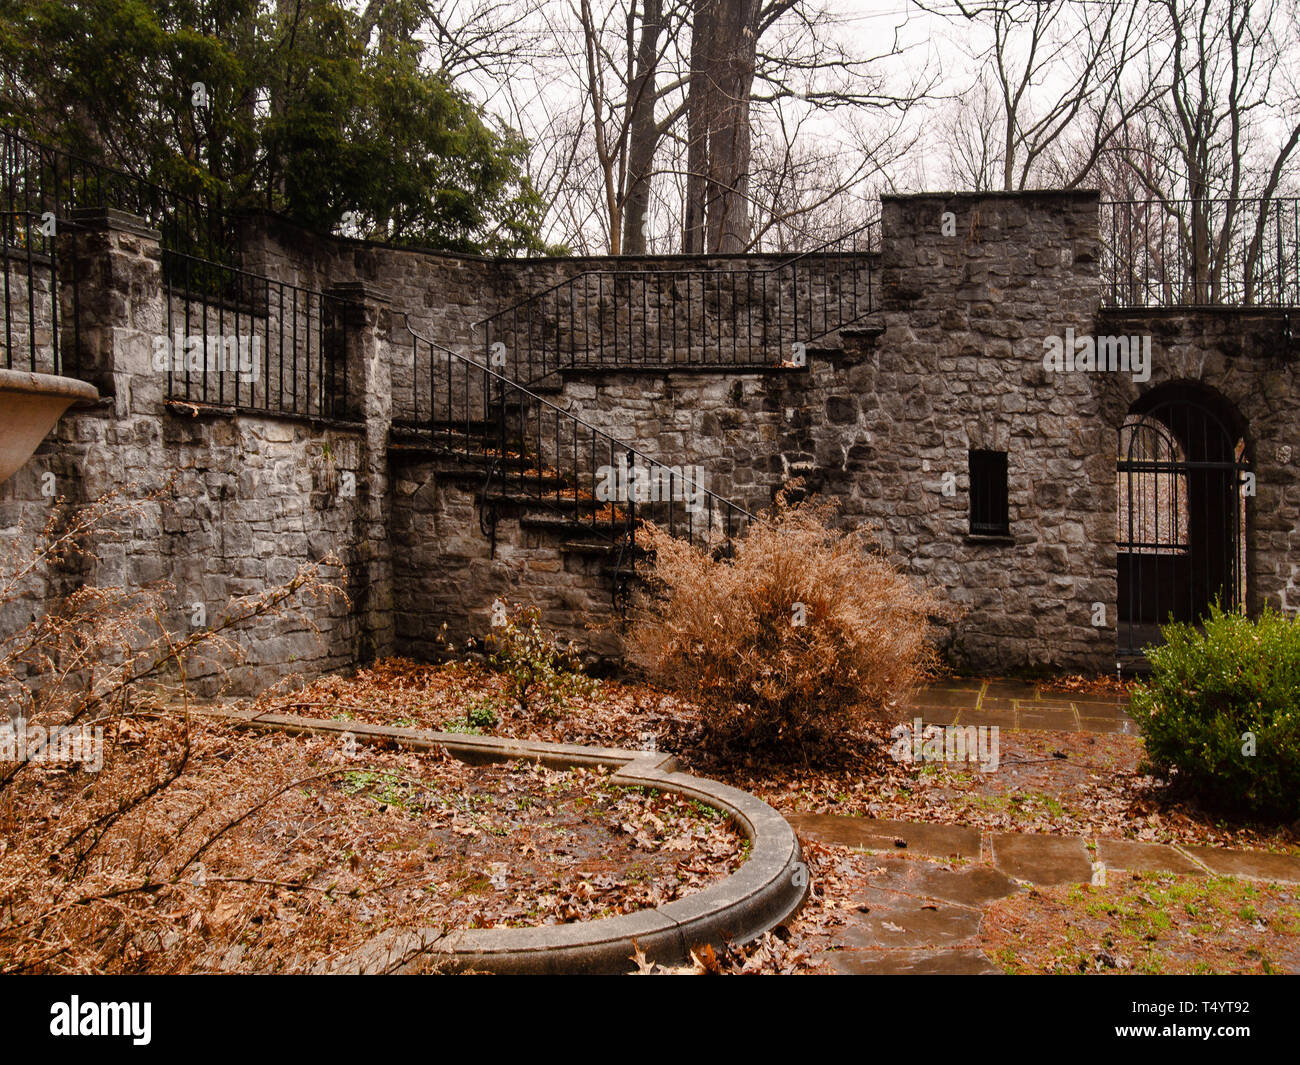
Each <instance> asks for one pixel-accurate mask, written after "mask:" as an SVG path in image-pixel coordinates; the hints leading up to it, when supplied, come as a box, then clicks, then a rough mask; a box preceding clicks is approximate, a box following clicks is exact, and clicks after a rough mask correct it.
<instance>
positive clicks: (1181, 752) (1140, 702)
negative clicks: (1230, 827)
mask: <svg viewBox="0 0 1300 1065" xmlns="http://www.w3.org/2000/svg"><path fill="white" fill-rule="evenodd" d="M1162 631H1163V633H1164V637H1165V645H1164V646H1163V647H1157V648H1154V649H1152V650H1149V651H1148V652H1147V658H1148V659H1149V660H1150V662H1151V669H1152V673H1151V678H1150V679H1149V680H1148V681H1147V682H1146V683H1145V684H1142V685H1139V686H1138V687H1137V688H1136V690H1135V692H1134V696H1133V707H1132V713H1133V717H1134V718H1135V719H1136V720H1137V722H1138V724H1139V726H1140V727H1141V729H1142V734H1143V737H1144V739H1145V741H1146V750H1147V768H1148V769H1149V770H1151V771H1153V772H1154V773H1156V774H1157V775H1159V776H1161V777H1164V778H1165V779H1167V780H1170V781H1172V782H1174V783H1176V784H1177V785H1178V786H1179V788H1180V789H1185V790H1186V791H1188V792H1189V793H1193V794H1195V795H1196V796H1197V797H1198V798H1199V799H1200V800H1201V801H1202V802H1203V803H1205V804H1206V805H1209V806H1215V807H1219V808H1222V809H1227V810H1232V811H1234V812H1239V813H1249V814H1253V815H1257V816H1266V817H1281V818H1284V819H1287V820H1290V819H1293V818H1295V817H1297V816H1300V620H1297V619H1287V618H1286V617H1284V616H1283V615H1281V614H1279V613H1277V612H1276V611H1274V610H1266V611H1265V612H1264V614H1263V616H1261V617H1260V618H1259V619H1258V620H1257V621H1251V620H1250V619H1248V618H1246V617H1243V616H1242V615H1241V614H1235V613H1230V614H1225V613H1224V612H1223V611H1222V610H1220V609H1219V608H1218V607H1214V608H1212V609H1211V612H1210V617H1209V618H1208V619H1207V620H1206V622H1205V624H1204V631H1203V632H1202V631H1200V630H1199V629H1198V628H1196V627H1194V626H1191V625H1185V624H1173V625H1168V626H1166V627H1165V628H1164V629H1163V630H1162ZM1247 734H1249V735H1247ZM1252 737H1253V743H1254V752H1255V753H1254V754H1250V753H1245V752H1246V751H1247V750H1248V747H1249V743H1250V740H1251V738H1252Z"/></svg>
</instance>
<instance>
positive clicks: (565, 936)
mask: <svg viewBox="0 0 1300 1065" xmlns="http://www.w3.org/2000/svg"><path fill="white" fill-rule="evenodd" d="M202 713H204V714H206V715H209V716H215V717H220V718H222V719H223V720H226V721H227V722H229V723H231V724H238V725H243V726H247V727H252V728H262V729H276V730H280V731H285V732H297V733H306V734H315V735H335V736H342V735H344V734H346V733H350V734H351V735H352V736H355V737H356V738H357V739H359V740H366V739H370V740H380V741H383V742H386V743H393V744H397V745H399V746H403V747H412V748H417V749H420V748H423V749H430V748H435V747H442V748H445V749H446V750H448V751H450V752H452V753H454V754H455V755H456V756H457V757H458V758H460V759H461V760H463V761H466V762H501V761H512V760H514V759H519V758H526V759H528V760H529V761H535V762H541V763H542V764H544V765H548V766H551V767H553V768H560V769H568V768H572V767H574V766H584V767H593V766H605V767H607V768H609V769H613V770H614V771H615V772H614V773H613V774H612V776H611V777H610V779H611V781H613V782H614V783H616V784H620V785H623V786H625V787H637V786H641V787H650V788H656V789H658V790H660V791H670V792H674V793H677V794H680V795H684V796H687V797H689V798H693V799H698V800H700V801H701V802H704V803H707V804H708V805H710V806H712V807H715V808H717V809H720V810H723V811H725V812H726V813H729V814H731V815H732V816H733V817H734V818H735V819H736V822H737V824H738V825H739V826H740V829H741V831H742V832H744V833H745V835H746V837H747V838H748V839H749V841H750V856H749V859H748V861H746V862H745V863H744V865H742V866H741V867H740V868H739V869H738V870H737V871H736V872H734V873H732V874H731V875H730V876H728V877H726V878H725V879H723V880H720V881H718V882H717V883H715V884H711V885H710V886H709V887H707V888H705V889H704V890H702V891H698V892H696V893H694V894H691V895H687V896H686V897H685V898H681V899H677V900H676V901H675V902H670V903H667V904H666V905H663V906H660V907H658V908H656V909H651V910H640V911H638V912H636V913H631V914H626V915H624V916H620V917H608V918H604V919H602V920H599V921H579V922H576V923H574V924H565V925H548V926H544V927H540V928H473V929H465V930H461V931H452V932H446V933H444V932H442V931H441V930H439V929H432V928H429V929H417V930H394V931H391V932H383V933H380V934H379V935H378V936H376V937H375V938H374V939H373V940H371V941H370V942H369V943H367V944H366V945H365V946H364V947H362V948H360V949H359V950H357V951H354V952H353V953H352V954H351V955H350V956H348V957H346V958H343V959H342V960H340V961H338V962H335V963H330V964H328V965H323V966H320V967H318V968H317V970H316V971H317V972H329V973H350V974H356V973H418V972H428V971H433V970H438V971H445V972H459V971H465V970H473V971H476V972H491V973H511V974H542V973H549V974H560V973H575V974H576V973H592V974H594V973H623V972H628V971H630V970H631V969H633V968H635V966H634V964H633V962H632V960H631V958H632V953H633V950H640V951H641V952H642V953H644V954H645V956H646V958H647V959H648V960H650V961H657V962H660V963H662V964H665V965H681V964H687V963H689V961H690V951H691V950H692V949H693V948H698V947H700V946H702V945H703V944H705V943H709V944H712V945H713V946H721V945H722V944H723V943H728V942H730V943H745V942H748V941H749V940H751V939H754V938H756V937H758V936H760V935H762V934H763V933H764V932H766V931H767V930H768V929H770V928H773V927H775V926H776V925H778V924H780V923H781V922H782V921H784V920H785V919H786V918H788V917H789V916H790V915H791V914H792V913H794V911H795V910H797V909H798V908H799V906H800V904H801V903H802V902H803V898H804V894H805V892H806V891H807V884H808V877H807V870H806V868H805V867H804V865H803V862H802V854H801V853H800V850H799V839H798V837H797V836H796V835H795V833H794V829H792V828H791V827H790V825H789V824H788V823H787V822H786V820H785V818H783V817H782V816H781V815H780V814H778V813H777V812H776V811H775V810H774V809H772V807H770V806H768V805H767V803H765V802H763V801H762V800H761V799H757V798H755V797H754V796H753V795H750V794H749V793H748V792H744V791H740V790H739V789H737V788H732V787H729V786H727V785H726V784H720V783H718V782H717V781H714V780H707V779H705V778H703V777H696V776H691V775H690V774H689V773H682V772H678V771H677V769H676V766H677V760H676V759H675V758H673V757H672V756H671V755H664V754H657V753H653V752H646V751H629V750H624V749H622V748H619V747H580V746H576V745H573V744H564V743H542V742H535V741H525V740H511V739H502V738H498V737H495V736H466V735H461V734H459V733H454V732H434V731H429V730H424V729H404V728H395V727H393V726H390V725H365V724H360V723H358V722H352V721H325V720H321V719H317V718H303V717H293V716H290V715H286V714H260V715H254V714H252V713H250V712H249V711H230V710H218V709H209V710H204V711H202Z"/></svg>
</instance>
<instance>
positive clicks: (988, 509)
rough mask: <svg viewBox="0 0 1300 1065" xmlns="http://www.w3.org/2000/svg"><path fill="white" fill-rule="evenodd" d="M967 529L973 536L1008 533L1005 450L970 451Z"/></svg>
mask: <svg viewBox="0 0 1300 1065" xmlns="http://www.w3.org/2000/svg"><path fill="white" fill-rule="evenodd" d="M970 532H971V535H972V536H1009V535H1011V515H1010V511H1009V510H1008V500H1007V453H1006V452H1005V451H972V452H970Z"/></svg>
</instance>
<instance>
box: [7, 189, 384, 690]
mask: <svg viewBox="0 0 1300 1065" xmlns="http://www.w3.org/2000/svg"><path fill="white" fill-rule="evenodd" d="M82 222H83V224H84V225H85V227H86V229H87V231H88V232H86V233H83V235H82V237H81V239H80V241H79V250H78V254H79V255H81V256H83V257H84V258H83V261H81V262H80V263H79V264H78V265H79V268H80V271H81V276H82V277H83V279H84V280H83V284H82V287H81V292H80V297H81V329H80V340H81V343H82V345H83V351H82V355H83V357H84V358H85V360H86V364H87V365H90V366H94V367H95V368H96V369H95V378H96V381H97V383H98V385H99V387H100V389H101V396H102V397H103V399H102V401H101V403H100V404H99V405H98V406H96V407H95V408H93V409H88V410H74V411H72V412H70V413H69V414H68V415H66V416H65V417H64V418H63V419H61V420H60V422H59V423H58V426H57V427H56V429H55V431H54V432H53V433H52V434H51V435H50V437H48V438H47V439H46V440H45V442H44V443H43V444H42V445H41V447H40V448H39V450H38V451H37V452H36V454H35V455H34V456H33V457H32V459H31V461H29V462H28V463H27V465H26V466H24V467H23V469H21V470H20V471H19V472H18V473H17V474H15V475H14V477H12V478H11V479H10V480H9V481H7V482H6V483H4V484H3V485H0V530H3V535H4V539H5V542H6V543H7V544H8V545H9V546H10V547H11V549H12V550H14V551H17V552H19V553H21V552H24V551H27V550H29V549H30V547H31V545H32V544H33V543H34V542H35V540H36V537H37V534H38V532H39V530H40V529H41V528H42V526H43V525H44V524H45V521H46V520H47V518H48V517H49V514H50V512H51V507H52V506H54V505H55V503H56V502H57V501H58V500H59V499H62V500H64V501H66V503H67V504H69V505H71V506H74V507H75V506H79V505H82V504H86V503H89V502H91V501H93V500H96V499H98V498H100V497H101V496H103V495H105V494H106V493H109V492H116V493H118V498H120V499H122V500H124V501H134V502H135V503H136V507H135V508H134V510H133V511H132V513H131V514H130V515H129V516H128V518H127V520H126V521H125V523H124V524H121V525H116V524H115V525H112V526H108V527H106V528H105V529H104V531H103V532H102V534H97V535H96V537H95V538H94V540H93V541H92V543H93V550H92V552H91V553H90V554H88V555H86V556H84V557H82V558H81V560H80V561H79V562H78V563H77V564H76V565H75V566H73V567H72V568H70V569H61V570H60V569H56V570H55V571H54V573H53V575H52V576H51V577H50V578H49V579H48V580H42V581H36V582H29V584H28V586H27V588H26V589H25V592H26V594H25V595H23V596H21V597H19V598H17V599H16V600H14V601H11V602H9V603H7V604H5V606H4V607H3V610H2V611H0V625H3V628H4V629H5V630H6V631H11V630H12V629H13V628H15V627H16V626H18V625H21V624H24V623H26V622H27V621H30V620H31V619H32V618H33V617H35V616H36V614H37V612H38V611H40V610H42V609H45V608H47V607H48V606H50V605H51V604H53V603H55V602H57V600H58V599H59V598H60V597H61V596H64V595H67V594H69V593H70V592H72V591H73V590H75V589H76V588H77V587H79V586H81V585H83V584H86V585H90V586H100V587H123V588H141V587H145V586H155V587H157V588H158V590H159V591H160V593H161V594H162V596H163V602H164V603H165V613H164V615H163V618H162V620H163V622H164V624H165V625H166V626H167V627H168V629H170V630H171V631H173V632H177V633H185V632H188V631H190V629H191V627H192V626H193V625H194V623H195V620H196V618H201V617H202V616H203V615H206V621H207V623H208V624H209V625H210V624H213V623H215V622H216V621H217V620H218V619H219V618H220V617H221V616H222V615H223V614H224V613H225V612H226V611H227V610H228V609H230V606H231V603H232V601H234V600H235V599H237V598H238V597H242V596H247V595H258V594H260V593H263V592H265V591H267V590H268V589H269V588H271V587H273V586H275V585H278V584H281V583H283V582H285V581H287V580H289V579H290V578H292V577H293V576H294V574H295V573H296V572H297V570H298V567H299V566H300V565H303V564H311V563H315V562H318V561H320V560H322V559H324V558H326V557H327V556H330V555H335V556H337V558H338V561H339V564H337V565H328V566H326V567H324V569H323V571H322V576H323V577H324V578H325V579H327V580H329V581H331V582H334V583H337V584H339V585H340V586H341V587H343V588H344V589H345V590H346V592H347V594H348V596H349V597H350V600H351V602H350V604H349V603H348V602H345V601H344V600H343V599H342V598H341V597H336V598H333V599H331V600H328V601H323V602H319V603H314V604H308V607H309V612H310V623H309V622H307V621H304V620H301V619H295V618H293V617H284V618H279V619H267V620H265V621H264V622H261V623H259V624H258V625H256V626H254V627H252V628H250V629H248V630H247V631H246V632H242V633H241V634H240V635H239V636H238V638H237V642H238V644H239V645H240V647H241V649H242V651H243V652H244V654H245V656H246V659H247V667H246V668H242V669H239V670H237V671H235V672H234V673H232V674H231V677H230V680H231V682H232V686H231V688H230V690H231V691H235V692H248V691H253V690H257V689H259V688H262V687H264V686H266V685H268V684H271V683H274V682H275V681H277V680H279V679H280V678H281V677H283V676H284V675H285V674H286V673H291V672H300V673H304V674H307V675H315V674H319V673H322V672H328V671H331V670H336V669H343V668H347V667H349V666H352V665H355V664H356V663H357V662H358V661H359V660H362V659H363V658H364V657H366V655H367V654H375V653H388V652H389V651H391V642H392V637H391V618H389V619H387V621H385V620H384V619H383V618H376V617H374V616H373V614H374V603H373V600H374V598H375V596H376V594H380V595H390V594H391V587H388V586H386V585H385V583H384V582H385V578H384V576H383V574H382V568H383V567H382V565H380V566H379V567H378V568H376V566H375V560H374V558H373V557H371V556H372V552H369V551H368V549H367V545H368V544H369V543H370V542H371V539H372V537H373V535H374V534H375V528H376V526H377V525H383V524H386V520H387V519H386V515H385V514H384V511H383V507H382V500H383V499H385V498H386V494H387V490H386V484H385V483H384V480H383V476H384V475H385V473H386V470H385V469H384V466H383V464H382V462H381V464H380V466H379V468H378V469H377V470H376V468H375V464H374V461H373V456H372V454H371V453H370V450H369V446H368V445H369V444H371V443H373V440H369V441H368V439H367V435H366V431H365V430H364V429H363V428H361V427H351V428H346V427H332V426H325V425H321V424H319V423H311V422H308V421H305V420H295V419H286V418H278V417H271V416H259V415H247V414H238V415H217V416H214V415H211V414H208V415H205V416H195V413H194V411H193V410H187V409H185V408H183V407H182V408H177V407H169V406H168V404H167V403H166V399H165V394H164V389H165V375H164V374H160V373H158V372H157V371H156V370H155V369H154V368H153V365H152V354H153V350H154V340H155V338H157V337H158V336H162V335H164V332H163V330H164V320H165V315H164V301H163V298H162V283H161V275H160V255H159V249H158V234H157V233H155V232H152V231H149V230H147V229H145V228H143V227H141V226H140V225H139V224H138V223H137V222H135V221H134V220H132V219H131V218H129V217H128V216H121V215H118V214H116V213H115V212H109V213H107V214H103V215H101V216H98V217H95V216H86V217H84V218H83V219H82ZM371 324H372V326H374V325H375V323H371ZM361 332H363V331H358V335H360V333H361ZM359 361H360V360H359ZM378 417H379V418H380V419H381V421H383V424H384V431H385V433H386V411H383V410H381V411H379V412H378ZM348 475H351V476H350V477H349V476H348ZM376 481H377V483H376ZM376 496H378V498H379V500H380V501H381V505H380V506H379V507H378V509H376V507H375V497H376ZM381 538H382V536H381ZM200 607H201V613H200V611H199V609H198V608H200ZM313 624H314V626H315V627H316V629H318V630H319V633H317V632H316V631H313V628H312V625H313ZM193 679H194V680H195V682H196V687H197V690H199V691H200V692H201V693H204V694H212V693H214V692H215V691H216V690H217V688H218V686H219V684H220V683H221V678H220V675H219V670H218V666H217V664H216V663H215V662H209V663H207V665H206V666H205V667H204V669H202V670H201V671H200V673H199V675H198V676H196V677H194V678H193Z"/></svg>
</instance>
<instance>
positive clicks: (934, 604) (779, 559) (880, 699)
mask: <svg viewBox="0 0 1300 1065" xmlns="http://www.w3.org/2000/svg"><path fill="white" fill-rule="evenodd" d="M834 510H835V504H834V503H829V502H817V501H808V502H803V503H798V504H791V503H790V502H789V500H788V496H787V494H786V493H782V494H781V495H779V496H778V499H777V505H776V507H775V508H774V509H773V510H772V511H771V512H769V513H767V514H765V515H764V516H763V517H762V518H760V519H759V520H758V521H757V522H755V523H754V524H753V525H752V526H751V527H750V530H749V532H748V534H747V535H746V536H745V538H744V539H742V540H739V541H737V542H736V543H735V550H734V557H732V558H725V557H717V552H710V551H706V550H702V549H700V548H697V547H694V546H692V545H690V544H688V543H686V542H685V541H683V540H679V539H676V538H675V537H672V536H670V535H668V534H667V533H665V532H664V531H663V530H662V529H658V528H655V527H653V526H647V527H646V535H645V541H644V543H645V546H646V547H647V548H649V549H650V550H651V551H652V552H653V556H652V557H653V561H652V562H649V563H643V564H642V570H643V575H644V576H645V578H646V579H647V583H648V586H649V589H650V594H648V595H642V596H641V599H640V602H639V603H638V606H637V608H636V609H635V611H634V613H633V618H632V624H631V627H630V630H629V641H628V650H629V657H630V659H631V661H632V662H634V663H635V664H637V665H639V666H640V667H642V668H644V669H645V670H646V671H647V672H648V674H649V675H650V677H651V679H652V680H654V681H656V682H658V683H661V684H663V685H665V686H667V687H670V688H673V689H675V690H677V691H679V692H681V693H683V694H685V695H688V696H689V697H691V698H692V699H694V700H696V701H697V702H699V703H700V704H701V705H702V706H703V707H704V715H703V721H702V724H703V727H704V730H705V732H706V734H707V735H706V739H707V741H708V742H710V743H711V744H712V745H719V744H720V745H725V746H740V747H745V748H750V749H762V750H765V751H767V752H769V753H775V754H782V753H783V754H790V755H793V754H799V755H803V756H807V755H808V754H809V753H810V752H812V751H814V750H816V749H817V748H819V747H824V746H825V745H826V744H827V743H828V742H829V741H833V740H834V738H835V737H836V736H837V735H838V734H842V733H843V732H844V730H845V729H852V728H854V727H856V726H857V725H859V724H861V723H863V722H864V720H865V719H866V718H867V717H869V716H870V715H872V714H873V713H874V712H875V711H878V710H879V708H880V707H882V706H883V705H884V704H885V702H886V701H888V700H889V699H890V698H891V697H892V696H894V695H896V694H897V693H899V692H901V691H902V690H904V689H906V688H908V687H909V686H911V685H912V684H914V683H915V682H916V681H917V680H919V679H921V678H922V677H923V676H924V675H926V673H927V672H928V671H929V670H930V669H931V668H932V667H933V666H934V665H935V663H936V654H935V651H934V645H933V641H932V639H931V637H932V635H933V632H932V625H931V623H930V622H931V619H932V618H940V617H946V616H949V613H950V612H949V611H948V610H947V608H946V607H944V605H943V604H942V603H941V602H940V600H939V599H938V597H937V596H936V595H935V594H934V593H933V592H932V591H930V590H928V589H927V588H925V587H923V586H921V585H919V584H917V583H914V582H913V581H912V580H911V579H910V578H908V577H907V576H905V575H903V574H900V573H898V572H897V571H895V570H894V569H893V568H892V567H891V566H890V564H889V562H888V561H887V560H886V559H885V558H884V557H883V556H882V555H881V554H880V553H879V551H878V550H877V549H875V547H874V546H873V544H872V542H871V540H870V538H869V536H868V534H867V533H865V532H863V531H861V530H859V531H854V532H849V533H845V532H840V531H837V530H836V529H834V528H833V527H832V526H831V524H830V522H831V519H832V517H833V514H834ZM800 622H802V624H800Z"/></svg>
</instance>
